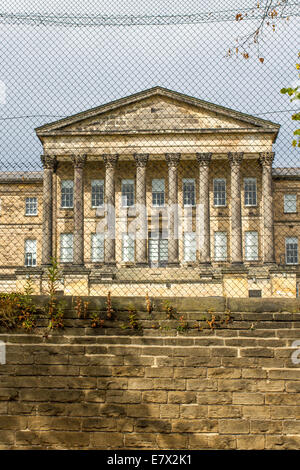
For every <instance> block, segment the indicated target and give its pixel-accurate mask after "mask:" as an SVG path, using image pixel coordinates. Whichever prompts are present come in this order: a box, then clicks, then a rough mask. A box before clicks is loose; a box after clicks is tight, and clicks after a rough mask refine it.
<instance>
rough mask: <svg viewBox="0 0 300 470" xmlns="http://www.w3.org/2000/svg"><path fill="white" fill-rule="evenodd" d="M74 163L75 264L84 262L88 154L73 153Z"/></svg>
mask: <svg viewBox="0 0 300 470" xmlns="http://www.w3.org/2000/svg"><path fill="white" fill-rule="evenodd" d="M72 160H73V164H74V245H73V264H74V265H76V266H82V265H83V264H84V200H83V168H84V164H85V161H86V155H72Z"/></svg>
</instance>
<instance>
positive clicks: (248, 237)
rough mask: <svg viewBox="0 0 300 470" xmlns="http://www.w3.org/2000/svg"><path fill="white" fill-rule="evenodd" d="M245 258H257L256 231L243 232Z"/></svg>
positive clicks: (249, 259)
mask: <svg viewBox="0 0 300 470" xmlns="http://www.w3.org/2000/svg"><path fill="white" fill-rule="evenodd" d="M245 259H246V260H248V261H251V260H257V259H258V233H257V232H254V231H253V232H246V233H245Z"/></svg>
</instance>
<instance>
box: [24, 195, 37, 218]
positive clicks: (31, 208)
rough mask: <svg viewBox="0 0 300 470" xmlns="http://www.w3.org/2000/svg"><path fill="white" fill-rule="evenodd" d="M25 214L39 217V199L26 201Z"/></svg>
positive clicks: (29, 198) (28, 198)
mask: <svg viewBox="0 0 300 470" xmlns="http://www.w3.org/2000/svg"><path fill="white" fill-rule="evenodd" d="M25 214H26V215H37V198H36V197H27V198H26V201H25Z"/></svg>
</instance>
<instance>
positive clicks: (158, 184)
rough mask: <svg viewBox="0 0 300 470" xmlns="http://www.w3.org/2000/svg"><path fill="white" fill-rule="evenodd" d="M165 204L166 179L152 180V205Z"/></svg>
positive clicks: (161, 205) (160, 205) (159, 205)
mask: <svg viewBox="0 0 300 470" xmlns="http://www.w3.org/2000/svg"><path fill="white" fill-rule="evenodd" d="M164 205H165V180H164V178H163V179H153V180H152V206H153V207H163V206H164Z"/></svg>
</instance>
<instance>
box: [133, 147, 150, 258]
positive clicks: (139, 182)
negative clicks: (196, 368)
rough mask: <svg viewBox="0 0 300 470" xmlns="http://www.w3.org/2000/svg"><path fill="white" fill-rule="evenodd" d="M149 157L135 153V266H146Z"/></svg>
mask: <svg viewBox="0 0 300 470" xmlns="http://www.w3.org/2000/svg"><path fill="white" fill-rule="evenodd" d="M148 158H149V155H148V154H146V153H136V154H135V155H134V159H135V161H136V208H137V214H136V219H137V233H136V239H135V260H136V264H138V265H140V266H144V265H146V264H147V238H148V233H147V208H146V165H147V162H148Z"/></svg>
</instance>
